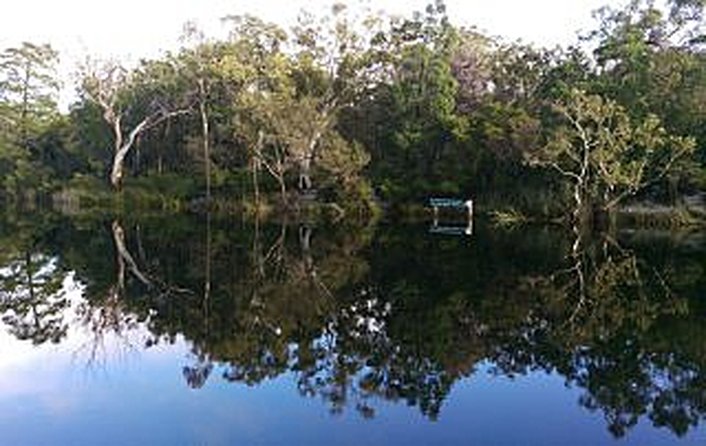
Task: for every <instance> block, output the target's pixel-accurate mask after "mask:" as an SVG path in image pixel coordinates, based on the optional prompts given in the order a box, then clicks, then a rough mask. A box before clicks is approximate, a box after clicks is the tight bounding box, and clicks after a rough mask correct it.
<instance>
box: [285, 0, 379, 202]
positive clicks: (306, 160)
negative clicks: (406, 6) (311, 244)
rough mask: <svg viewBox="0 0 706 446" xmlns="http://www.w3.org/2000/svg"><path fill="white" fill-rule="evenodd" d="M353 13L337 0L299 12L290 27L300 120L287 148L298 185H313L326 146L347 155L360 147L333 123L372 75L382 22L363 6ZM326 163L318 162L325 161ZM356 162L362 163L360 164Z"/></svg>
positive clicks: (369, 83)
mask: <svg viewBox="0 0 706 446" xmlns="http://www.w3.org/2000/svg"><path fill="white" fill-rule="evenodd" d="M360 14H361V15H357V16H356V15H355V14H354V13H353V12H352V11H349V10H348V9H347V7H346V5H345V4H343V3H336V4H334V5H333V7H332V9H331V15H330V16H324V17H322V18H317V17H314V16H313V15H310V14H303V15H302V16H301V17H300V19H299V22H298V23H297V26H295V27H294V28H293V30H292V34H293V40H294V43H295V68H294V70H293V72H292V76H293V79H294V82H295V95H296V96H295V97H296V100H297V104H298V107H297V109H298V110H299V112H300V113H299V116H298V117H297V118H296V120H297V121H298V122H299V124H300V125H298V126H297V130H296V131H295V134H294V135H292V136H293V137H292V138H290V141H289V144H288V147H289V153H290V155H291V157H292V158H293V161H294V162H295V163H296V165H297V167H298V170H299V172H298V173H299V178H298V186H299V188H300V189H301V190H307V189H311V188H312V187H313V180H312V168H313V167H314V166H315V164H316V163H317V161H318V159H319V158H320V157H321V156H324V157H326V156H327V155H324V153H325V152H327V151H339V152H340V151H344V152H346V154H345V155H343V154H342V153H339V156H344V157H346V158H348V159H349V160H350V161H354V160H355V159H356V158H359V157H358V155H357V154H356V153H357V152H358V151H359V150H360V149H356V148H353V147H352V146H349V145H347V144H345V143H344V142H345V138H343V137H342V135H340V133H339V132H338V129H337V122H338V119H339V118H340V114H341V112H342V110H344V109H346V108H348V107H351V106H353V105H354V104H355V102H356V101H357V100H358V99H360V97H361V95H363V94H364V93H365V92H366V91H368V90H369V89H370V87H371V86H372V84H374V83H375V82H376V81H377V79H376V75H377V72H376V62H378V61H377V59H376V55H377V54H378V53H377V52H376V40H375V37H376V36H377V35H378V34H379V32H380V30H381V27H382V24H381V22H380V21H378V20H375V19H374V18H373V17H371V16H370V15H367V12H366V11H362V12H361V13H360ZM326 165H328V166H331V164H330V163H328V164H326V163H324V164H323V165H320V166H319V167H324V168H325V166H326ZM359 167H362V166H360V165H359Z"/></svg>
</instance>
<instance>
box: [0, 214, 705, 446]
mask: <svg viewBox="0 0 706 446" xmlns="http://www.w3.org/2000/svg"><path fill="white" fill-rule="evenodd" d="M462 229H463V228H462ZM442 232H443V231H442ZM447 232H448V231H447ZM457 232H460V233H461V235H449V234H438V233H431V232H430V230H429V228H428V227H426V226H422V225H415V226H392V225H384V224H383V225H380V226H378V227H377V228H372V227H370V228H360V227H333V228H330V227H324V226H313V225H304V224H277V223H271V224H267V225H265V224H261V225H258V226H255V225H253V224H246V223H242V222H241V221H240V220H238V219H233V218H217V217H206V216H153V217H145V218H134V217H129V216H123V217H120V218H115V217H103V218H88V217H80V218H78V217H75V218H72V217H66V216H59V215H49V214H47V215H33V216H24V217H18V216H10V215H4V216H2V217H0V313H2V315H3V316H2V323H1V324H0V444H8V445H43V444H78V445H82V444H87V445H89V444H101V445H105V444H119V445H124V444H150V445H156V444H165V445H181V444H184V445H191V444H228V445H231V444H242V445H251V444H252V445H258V444H282V445H297V444H336V445H345V444H350V445H361V444H365V445H374V444H400V445H410V444H433V445H443V444H449V445H455V444H463V445H469V444H474V445H476V444H477V445H566V444H571V445H584V444H585V445H597V444H615V445H632V444H635V445H660V444H684V445H696V444H705V443H706V428H705V427H704V425H705V424H706V423H705V422H706V233H698V232H692V233H686V232H680V233H667V232H659V231H651V232H645V231H632V232H630V231H624V232H618V233H616V234H611V235H596V236H594V237H592V238H591V239H583V240H578V241H577V240H576V237H575V236H574V235H573V234H572V233H571V232H570V231H564V230H563V229H561V228H558V227H549V228H521V229H515V230H500V229H493V228H490V227H488V226H486V225H484V224H482V222H480V223H478V224H476V227H474V228H473V235H471V236H465V235H462V234H463V232H464V231H463V230H461V231H457Z"/></svg>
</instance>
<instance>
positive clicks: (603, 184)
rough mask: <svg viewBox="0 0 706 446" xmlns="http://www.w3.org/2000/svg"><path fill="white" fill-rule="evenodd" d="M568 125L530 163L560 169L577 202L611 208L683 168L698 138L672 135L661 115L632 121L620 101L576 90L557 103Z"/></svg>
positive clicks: (552, 136)
mask: <svg viewBox="0 0 706 446" xmlns="http://www.w3.org/2000/svg"><path fill="white" fill-rule="evenodd" d="M555 110H556V112H557V113H558V114H559V115H560V116H561V117H562V119H563V124H562V125H560V126H559V127H558V128H556V129H555V130H554V131H553V133H552V135H551V136H550V138H549V141H548V142H547V144H546V146H545V147H543V148H542V149H540V150H539V151H537V152H535V153H532V154H531V155H529V158H528V160H529V162H530V163H531V164H534V165H543V166H546V167H549V168H551V169H553V170H555V171H557V172H559V173H560V174H561V175H562V176H563V177H565V178H566V180H567V181H568V182H569V183H570V184H572V185H573V187H574V189H575V196H576V201H577V203H576V204H577V206H581V205H583V204H585V203H592V204H599V205H600V206H602V207H604V208H607V209H610V208H613V207H615V206H616V205H617V204H619V203H620V202H622V201H623V200H625V199H626V198H628V197H630V196H634V195H636V194H637V193H638V192H640V191H641V190H643V189H644V188H645V187H647V186H649V185H651V184H654V183H656V182H658V181H660V180H661V179H662V178H664V177H665V176H666V175H669V174H673V173H675V172H676V171H678V170H679V169H680V168H681V164H680V162H682V161H687V160H688V159H689V157H690V156H691V155H692V154H693V152H694V148H695V142H694V140H693V139H692V138H683V137H679V136H673V135H670V134H668V132H667V131H666V130H665V129H664V127H663V126H662V124H661V121H660V120H659V118H657V117H656V116H654V115H649V116H647V117H646V118H645V119H643V120H641V121H637V122H636V121H635V120H632V119H631V118H630V117H629V115H628V114H627V111H626V110H625V109H624V108H623V107H622V106H620V105H618V104H617V103H616V102H615V101H612V100H606V99H604V98H602V97H601V96H596V95H588V94H586V93H584V92H582V91H579V90H574V91H572V92H571V95H570V96H569V98H568V99H567V100H566V101H564V102H561V103H558V104H556V105H555Z"/></svg>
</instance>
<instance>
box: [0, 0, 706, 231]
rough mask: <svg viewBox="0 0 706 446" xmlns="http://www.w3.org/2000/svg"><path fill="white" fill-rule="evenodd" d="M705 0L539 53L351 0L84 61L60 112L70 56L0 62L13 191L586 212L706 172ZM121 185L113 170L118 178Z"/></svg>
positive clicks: (601, 20) (605, 20)
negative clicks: (373, 10) (429, 200)
mask: <svg viewBox="0 0 706 446" xmlns="http://www.w3.org/2000/svg"><path fill="white" fill-rule="evenodd" d="M704 6H705V3H704V1H703V0H671V1H670V2H669V4H668V5H667V7H666V9H665V8H663V7H658V6H656V5H655V4H654V2H652V1H649V0H632V1H630V2H629V3H628V4H627V5H626V6H625V7H623V8H612V7H605V8H602V9H600V10H599V11H597V12H596V13H595V15H596V25H595V29H594V30H593V31H591V32H589V33H586V34H585V35H581V36H579V38H578V40H577V42H575V43H574V44H573V45H567V46H565V47H561V48H553V49H550V48H538V47H536V46H533V45H527V44H524V43H522V42H507V41H504V40H502V39H499V38H493V37H490V36H487V35H484V34H483V33H481V32H479V31H478V30H477V29H475V28H465V27H459V26H455V25H452V24H451V23H450V21H449V19H448V15H447V11H446V7H445V5H444V3H443V2H442V1H441V0H436V1H435V2H434V3H432V4H430V5H429V6H428V7H427V8H426V10H425V11H423V12H416V13H413V14H411V15H410V16H409V17H407V18H390V17H385V16H381V15H379V14H369V13H367V12H366V11H365V10H364V9H362V8H356V7H352V6H351V7H347V6H346V5H345V4H334V5H333V6H332V8H331V10H330V11H329V13H328V14H325V15H321V16H317V15H314V14H310V13H302V15H301V16H300V18H299V20H298V22H297V23H296V24H295V25H294V26H293V27H291V29H284V28H282V27H280V26H278V25H276V24H272V23H267V22H265V21H263V20H260V19H258V18H256V17H252V16H247V15H246V16H230V17H226V18H224V23H225V24H227V26H228V27H229V30H230V32H229V35H228V37H227V38H224V39H213V38H210V37H208V36H206V35H205V34H204V33H203V32H202V31H200V30H199V29H198V28H197V27H195V26H194V25H192V24H187V25H186V26H185V27H184V32H183V36H182V38H181V48H180V49H179V50H177V51H173V52H170V53H167V54H165V55H164V56H163V57H160V58H157V59H152V60H143V61H141V62H140V63H139V64H138V65H137V66H135V67H130V68H127V67H125V66H122V65H121V64H120V63H118V62H117V61H111V60H98V59H92V60H86V61H85V62H84V63H82V64H81V66H80V67H79V68H78V70H77V71H78V85H79V87H78V94H77V98H76V100H75V102H74V103H73V104H71V106H70V110H69V112H68V113H64V114H62V113H59V111H58V108H57V94H58V91H59V84H60V83H59V78H58V76H57V74H56V67H57V64H58V61H59V58H58V57H59V56H58V53H57V52H56V51H55V50H54V49H52V48H51V47H50V46H49V45H36V44H31V43H23V44H22V45H20V46H18V47H15V48H7V49H5V50H4V51H2V53H1V54H0V172H1V174H2V175H1V176H0V178H1V179H0V182H1V183H2V184H1V185H0V186H1V188H2V198H3V200H4V201H6V202H22V201H27V200H36V199H37V197H38V196H42V195H47V194H51V193H52V192H55V191H57V190H60V189H64V190H66V189H67V188H68V189H71V188H72V187H73V188H80V187H83V188H84V189H89V190H92V189H93V188H95V187H100V186H96V185H97V184H98V182H99V180H100V184H103V185H105V184H109V186H110V188H111V189H113V190H114V191H122V190H123V189H124V188H131V187H132V188H136V189H138V190H139V189H144V190H147V191H151V190H166V191H167V192H168V193H171V194H174V195H177V196H183V197H187V198H190V199H195V198H203V197H205V198H206V199H208V200H211V199H212V196H213V197H217V198H222V199H234V198H237V199H246V200H248V201H250V202H254V203H256V204H257V205H259V203H261V202H264V203H271V204H275V205H278V206H282V207H285V208H286V207H288V206H291V205H292V204H293V203H295V202H297V200H301V199H302V197H308V196H314V197H316V198H317V199H318V200H319V201H324V202H331V203H338V205H340V206H343V207H344V208H355V209H362V210H366V209H368V210H369V209H371V208H372V207H373V206H374V203H375V202H380V201H382V202H385V203H389V204H391V205H392V206H400V205H403V204H409V203H415V202H420V200H423V199H425V198H426V197H428V196H430V195H454V196H472V197H476V198H477V199H479V200H480V201H483V202H485V203H490V205H491V206H496V207H501V206H506V207H512V208H514V209H518V210H519V211H520V212H523V213H527V214H533V215H539V216H544V217H552V216H557V215H566V214H567V210H570V211H571V212H572V213H573V215H574V216H575V217H576V218H581V216H582V215H586V213H588V214H591V215H592V214H593V213H595V212H596V211H599V212H604V211H611V210H613V209H616V208H618V207H620V206H621V205H623V204H624V203H625V202H626V201H629V200H631V199H636V198H637V199H650V200H660V201H663V202H670V203H674V202H677V201H678V200H679V199H680V197H683V196H684V195H685V194H690V193H696V192H699V191H702V190H703V189H704V185H705V184H706V131H705V130H704V129H706V108H704V104H706V53H705V52H704V49H705V48H706V46H705V44H706V33H705V32H704V18H703V12H704ZM106 179H107V181H106Z"/></svg>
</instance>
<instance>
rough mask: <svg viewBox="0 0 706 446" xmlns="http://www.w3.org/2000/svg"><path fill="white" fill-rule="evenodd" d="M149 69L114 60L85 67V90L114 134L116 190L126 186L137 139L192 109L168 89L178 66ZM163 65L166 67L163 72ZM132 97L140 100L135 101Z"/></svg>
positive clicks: (114, 177) (148, 66)
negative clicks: (128, 163)
mask: <svg viewBox="0 0 706 446" xmlns="http://www.w3.org/2000/svg"><path fill="white" fill-rule="evenodd" d="M145 68H147V70H146V71H144V72H142V73H140V72H136V73H130V72H128V71H127V70H126V69H125V68H123V67H122V66H120V65H119V64H118V63H116V62H112V61H108V62H104V63H98V64H95V63H93V64H91V63H90V62H89V63H88V64H87V65H86V66H84V67H83V73H82V76H83V79H82V87H83V92H84V93H85V95H86V96H87V98H88V99H89V100H90V101H92V102H94V103H96V104H97V105H98V106H99V107H100V108H101V110H102V112H103V119H104V120H105V122H106V123H107V124H108V125H109V126H110V128H111V131H112V133H113V149H114V151H113V161H112V166H111V171H110V183H111V185H112V186H113V188H115V189H116V190H120V188H121V187H122V182H123V178H124V176H125V169H124V163H125V158H126V157H127V155H128V153H129V152H130V150H131V149H132V147H133V146H134V144H135V142H136V140H137V138H138V137H139V136H140V135H141V134H142V133H144V132H146V131H147V130H149V129H151V128H153V127H155V126H157V125H159V124H160V123H162V122H164V121H165V120H167V119H169V118H171V117H174V116H178V115H182V114H185V113H188V112H189V108H188V107H184V106H183V105H179V104H173V103H170V100H171V99H174V98H171V97H169V95H168V94H167V93H168V92H167V91H165V88H164V86H165V85H164V83H165V82H168V81H169V76H170V75H174V71H173V68H174V67H171V66H166V67H165V66H164V65H161V66H155V65H152V66H150V65H149V64H148V65H147V66H146V67H145ZM150 68H152V70H151V71H150V70H149V69H150ZM160 68H166V69H165V70H163V72H162V73H159V69H160ZM140 74H142V76H140ZM158 76H159V77H158ZM167 87H168V86H167ZM131 90H133V91H131ZM135 90H136V91H135ZM131 93H132V94H134V97H133V98H130V97H129V96H130V94H131ZM126 96H128V97H127V98H126ZM130 99H133V100H134V99H137V101H135V102H134V103H131V101H130ZM180 107H181V108H180ZM137 113H140V117H137V118H136V117H135V116H133V115H135V114H137ZM126 118H127V119H126ZM130 118H132V119H131V120H133V121H134V122H135V123H134V124H132V125H131V126H130V127H129V128H130V130H129V131H128V132H127V135H126V134H125V133H126V130H125V129H124V127H125V124H124V121H125V120H128V119H130Z"/></svg>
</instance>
